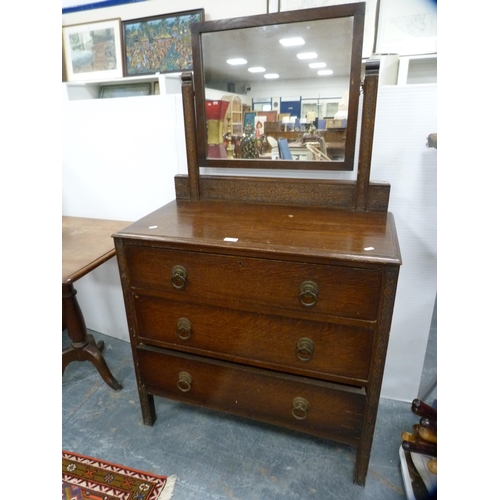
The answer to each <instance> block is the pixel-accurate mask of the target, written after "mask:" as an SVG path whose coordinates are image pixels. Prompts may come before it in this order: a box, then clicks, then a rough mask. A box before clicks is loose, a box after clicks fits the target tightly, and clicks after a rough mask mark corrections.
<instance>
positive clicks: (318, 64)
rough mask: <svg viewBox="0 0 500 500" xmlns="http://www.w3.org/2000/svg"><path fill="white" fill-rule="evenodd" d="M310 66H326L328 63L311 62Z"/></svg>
mask: <svg viewBox="0 0 500 500" xmlns="http://www.w3.org/2000/svg"><path fill="white" fill-rule="evenodd" d="M309 67H310V68H325V67H326V63H311V64H309Z"/></svg>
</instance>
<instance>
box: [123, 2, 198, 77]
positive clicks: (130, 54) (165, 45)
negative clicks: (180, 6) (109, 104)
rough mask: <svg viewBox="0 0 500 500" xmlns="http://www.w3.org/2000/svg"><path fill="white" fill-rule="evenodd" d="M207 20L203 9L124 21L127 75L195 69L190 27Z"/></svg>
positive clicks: (124, 65) (125, 71)
mask: <svg viewBox="0 0 500 500" xmlns="http://www.w3.org/2000/svg"><path fill="white" fill-rule="evenodd" d="M204 20H205V11H204V9H198V10H190V11H186V12H177V13H175V14H166V15H161V16H153V17H146V18H143V19H134V20H131V21H123V22H122V30H123V43H124V45H125V50H124V60H123V67H124V73H125V75H126V76H136V75H154V74H156V73H175V72H179V71H189V70H191V69H193V55H192V50H191V28H190V26H191V24H193V23H198V22H201V21H204Z"/></svg>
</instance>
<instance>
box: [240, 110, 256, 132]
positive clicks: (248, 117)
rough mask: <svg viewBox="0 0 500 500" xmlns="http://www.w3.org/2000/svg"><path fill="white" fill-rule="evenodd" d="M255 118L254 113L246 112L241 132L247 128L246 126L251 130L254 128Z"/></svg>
mask: <svg viewBox="0 0 500 500" xmlns="http://www.w3.org/2000/svg"><path fill="white" fill-rule="evenodd" d="M256 116H257V112H256V111H247V112H246V113H245V118H244V121H243V130H245V127H247V126H248V125H251V126H252V128H254V127H255V117H256Z"/></svg>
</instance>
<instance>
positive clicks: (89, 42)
mask: <svg viewBox="0 0 500 500" xmlns="http://www.w3.org/2000/svg"><path fill="white" fill-rule="evenodd" d="M63 50H64V66H65V70H66V81H68V82H83V81H91V80H105V79H109V78H120V77H122V76H123V63H122V42H121V21H120V19H110V20H107V21H99V22H95V23H87V24H77V25H74V26H65V27H63Z"/></svg>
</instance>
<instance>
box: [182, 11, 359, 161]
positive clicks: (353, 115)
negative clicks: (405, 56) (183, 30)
mask: <svg viewBox="0 0 500 500" xmlns="http://www.w3.org/2000/svg"><path fill="white" fill-rule="evenodd" d="M363 19H364V3H358V4H348V5H343V6H336V7H325V8H319V9H308V10H301V11H296V12H287V13H281V14H272V15H263V16H252V17H246V18H240V19H232V20H221V21H211V22H205V23H198V24H195V25H193V37H192V39H193V56H194V64H195V78H196V84H197V85H196V86H197V88H201V89H203V91H202V92H196V106H197V128H198V134H199V137H198V141H199V151H198V157H199V160H200V166H218V167H221V166H222V167H245V168H269V167H272V168H295V169H297V168H299V169H316V170H352V169H353V156H354V141H355V133H356V121H357V110H358V100H359V89H360V74H361V46H362V36H363V35H362V34H363ZM200 139H201V140H200ZM229 160H230V161H229ZM270 160H279V161H277V162H275V161H273V164H272V165H270V164H269V161H270Z"/></svg>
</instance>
